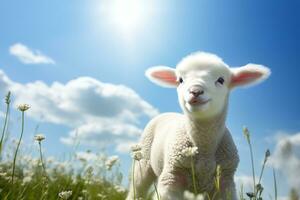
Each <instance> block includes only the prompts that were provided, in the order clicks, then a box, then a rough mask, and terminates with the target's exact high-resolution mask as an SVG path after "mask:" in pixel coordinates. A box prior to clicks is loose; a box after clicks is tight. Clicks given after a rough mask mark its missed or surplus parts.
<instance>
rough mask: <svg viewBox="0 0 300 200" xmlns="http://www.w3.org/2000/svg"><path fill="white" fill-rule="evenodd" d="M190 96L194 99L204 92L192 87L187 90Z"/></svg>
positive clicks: (199, 88) (197, 87)
mask: <svg viewBox="0 0 300 200" xmlns="http://www.w3.org/2000/svg"><path fill="white" fill-rule="evenodd" d="M189 92H190V94H192V95H193V96H194V97H198V96H199V95H201V94H203V93H204V91H203V89H202V88H201V87H199V86H192V87H190V89H189Z"/></svg>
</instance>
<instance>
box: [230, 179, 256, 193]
mask: <svg viewBox="0 0 300 200" xmlns="http://www.w3.org/2000/svg"><path fill="white" fill-rule="evenodd" d="M255 179H256V180H258V177H255ZM234 182H235V184H236V190H237V193H238V194H239V192H240V191H241V187H242V186H243V191H244V194H245V193H246V192H252V191H253V177H252V176H248V175H235V176H234Z"/></svg>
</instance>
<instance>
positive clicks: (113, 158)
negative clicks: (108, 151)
mask: <svg viewBox="0 0 300 200" xmlns="http://www.w3.org/2000/svg"><path fill="white" fill-rule="evenodd" d="M118 161H119V157H118V156H111V157H109V158H108V159H107V161H106V162H105V166H106V169H107V170H111V168H112V167H113V166H114V165H115V164H116V163H117V162H118Z"/></svg>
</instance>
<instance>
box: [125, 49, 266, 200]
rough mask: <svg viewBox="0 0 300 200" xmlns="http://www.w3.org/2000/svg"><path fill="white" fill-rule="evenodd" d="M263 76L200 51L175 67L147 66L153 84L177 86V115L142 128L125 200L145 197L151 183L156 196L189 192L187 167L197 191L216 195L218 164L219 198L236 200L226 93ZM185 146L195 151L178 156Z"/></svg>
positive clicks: (256, 68) (257, 68)
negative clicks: (194, 176) (215, 179)
mask: <svg viewBox="0 0 300 200" xmlns="http://www.w3.org/2000/svg"><path fill="white" fill-rule="evenodd" d="M269 74H270V71H269V69H268V68H266V67H263V66H261V65H254V64H248V65H246V66H243V67H239V68H230V67H229V66H228V65H226V64H225V63H224V62H223V61H222V59H220V58H219V57H217V56H215V55H213V54H209V53H203V52H200V53H194V54H192V55H189V56H187V57H186V58H184V59H183V60H182V61H181V62H180V63H179V64H178V65H177V67H176V69H172V68H169V67H161V66H159V67H153V68H150V69H149V70H147V72H146V75H147V77H148V78H150V80H152V81H153V82H155V83H157V84H159V85H162V86H166V87H176V88H177V93H178V99H179V103H180V106H181V108H182V110H183V114H179V113H164V114H161V115H159V116H157V117H155V118H154V119H152V120H151V121H150V122H149V123H148V125H147V126H146V127H145V129H144V132H143V135H142V138H141V141H140V145H141V147H142V150H141V151H142V154H143V159H141V160H140V161H136V162H135V167H134V169H135V171H134V173H133V174H132V176H133V175H134V182H131V183H130V191H129V194H128V197H127V200H133V198H134V196H135V197H136V198H139V197H145V196H146V195H147V193H148V190H149V188H150V187H151V185H153V183H154V184H155V185H156V186H157V190H158V193H159V196H160V199H161V200H181V199H183V193H184V191H185V190H189V191H192V192H193V191H194V187H193V181H192V173H191V172H192V170H191V167H192V165H193V166H194V168H195V174H196V188H197V192H198V193H205V192H206V193H207V194H209V195H213V194H214V193H216V187H215V182H214V178H215V171H216V167H217V165H220V167H221V178H220V180H221V184H220V186H221V188H220V189H221V192H220V193H218V194H219V195H220V196H219V198H220V199H223V200H225V199H227V198H226V197H228V195H229V196H231V199H233V200H236V199H237V197H236V190H235V184H234V173H235V171H236V168H237V166H238V163H239V156H238V152H237V149H236V146H235V144H234V142H233V139H232V137H231V134H230V132H229V130H228V129H227V128H226V126H225V120H226V114H227V107H228V106H227V105H228V97H229V93H230V91H231V89H232V88H234V87H236V86H241V85H248V84H252V83H255V82H256V83H257V82H259V81H261V80H264V79H266V78H267V77H268V76H269ZM187 147H197V148H198V153H197V154H196V155H194V156H192V157H189V156H186V155H184V153H183V152H184V150H185V149H186V148H187ZM153 198H157V195H156V194H155V195H154V196H153Z"/></svg>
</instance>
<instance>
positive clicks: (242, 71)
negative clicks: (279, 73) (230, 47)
mask: <svg viewBox="0 0 300 200" xmlns="http://www.w3.org/2000/svg"><path fill="white" fill-rule="evenodd" d="M231 72H232V76H231V83H230V87H231V88H234V87H237V86H246V85H253V84H257V83H260V82H261V81H263V80H265V79H267V78H268V77H269V76H270V74H271V71H270V69H269V68H267V67H264V66H262V65H256V64H247V65H245V66H243V67H238V68H231Z"/></svg>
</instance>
